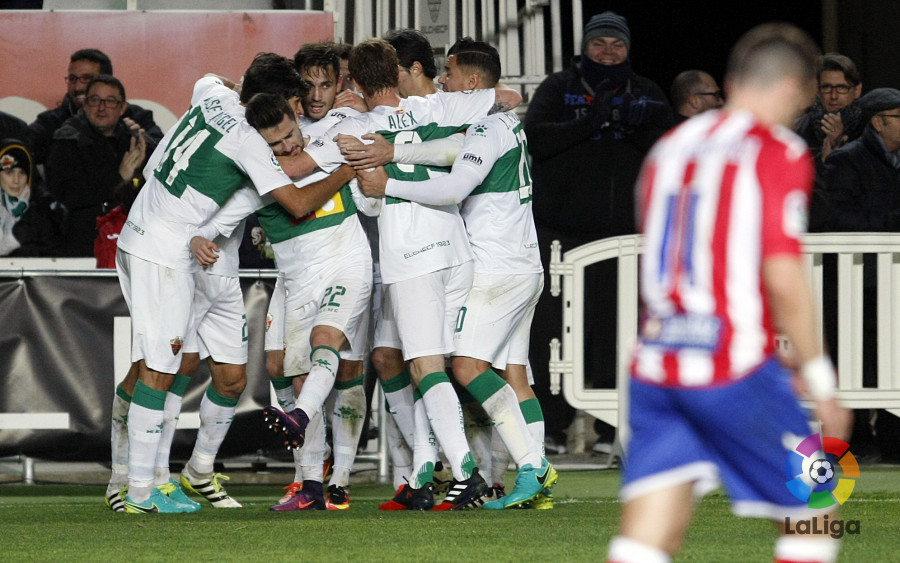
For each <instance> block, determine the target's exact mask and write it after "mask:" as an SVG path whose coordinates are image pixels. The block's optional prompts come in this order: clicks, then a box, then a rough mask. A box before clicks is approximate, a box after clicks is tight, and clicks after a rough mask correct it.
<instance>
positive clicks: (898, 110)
mask: <svg viewBox="0 0 900 563" xmlns="http://www.w3.org/2000/svg"><path fill="white" fill-rule="evenodd" d="M857 104H858V105H859V108H860V110H861V111H862V115H863V118H864V122H865V123H866V126H865V129H864V131H863V133H862V135H861V136H860V137H859V138H858V139H856V140H854V141H850V142H849V143H847V144H846V145H844V146H843V147H841V148H839V149H838V150H836V151H834V152H832V153H831V155H829V157H828V158H827V159H826V160H825V167H824V172H823V177H822V179H823V182H822V184H823V186H822V194H823V197H821V198H818V199H814V200H813V208H812V209H811V210H810V215H814V214H815V215H817V216H819V217H824V218H825V219H824V227H823V228H822V229H821V230H823V231H829V232H875V233H878V232H894V233H896V232H900V90H896V89H894V88H878V89H876V90H872V91H871V92H869V93H868V94H866V95H865V96H863V97H862V98H860V99H859V100H858V102H857ZM826 267H828V263H827V262H826ZM828 273H829V271H828V270H826V275H828ZM832 275H833V274H832ZM876 276H877V269H876V264H875V256H874V255H865V256H864V257H863V286H864V289H863V358H864V360H863V384H864V385H866V386H873V385H874V384H875V383H876V382H877V373H878V368H877V365H878V363H877V362H878V349H877V345H876V340H877V329H876V317H877V311H878V307H879V303H878V302H877V295H876V285H875V280H876ZM832 279H833V278H832V277H831V276H828V277H826V280H825V283H826V285H825V295H826V299H829V300H830V303H829V302H826V310H825V318H826V321H828V320H830V319H834V320H832V321H831V322H826V325H825V326H826V332H825V337H826V340H827V342H828V348H829V349H830V350H832V351H834V350H837V329H836V326H837V325H836V317H835V315H836V299H837V297H836V294H835V292H834V289H833V288H834V286H833V282H832ZM872 418H873V417H871V416H870V414H869V413H867V412H861V413H859V414H858V415H857V418H856V420H857V422H856V424H855V425H854V432H853V436H852V437H851V440H850V442H851V447H853V448H854V452H859V453H858V454H857V455H863V456H865V457H871V456H875V455H879V454H880V456H881V458H882V459H883V460H885V461H892V462H896V461H897V460H898V459H900V446H898V444H900V439H898V436H900V423H898V421H897V418H896V417H894V416H892V415H890V414H888V413H887V412H885V411H878V416H877V417H876V422H875V424H874V428H873V427H872V426H870V424H869V420H870V419H872ZM873 430H874V432H873ZM873 442H874V444H873ZM872 445H875V446H877V448H878V449H877V450H874V451H873V450H869V448H870V447H871V446H872ZM879 450H880V451H879Z"/></svg>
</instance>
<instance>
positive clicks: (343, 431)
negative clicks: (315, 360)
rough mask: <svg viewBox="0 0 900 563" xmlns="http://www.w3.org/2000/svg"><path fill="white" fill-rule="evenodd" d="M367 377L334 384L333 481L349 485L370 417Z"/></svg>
mask: <svg viewBox="0 0 900 563" xmlns="http://www.w3.org/2000/svg"><path fill="white" fill-rule="evenodd" d="M364 379H365V377H364V376H362V375H361V376H359V377H357V378H356V379H354V380H353V381H345V382H342V381H339V382H337V383H335V386H334V394H335V399H334V409H333V410H332V415H331V437H332V440H333V444H334V445H333V451H334V467H333V468H332V475H331V480H330V482H329V484H331V485H338V486H340V487H346V486H347V485H348V484H349V482H350V470H351V469H352V468H353V462H354V461H355V460H356V450H357V448H358V447H359V437H360V434H362V428H363V423H364V422H365V419H366V390H365V389H364V388H363V381H364Z"/></svg>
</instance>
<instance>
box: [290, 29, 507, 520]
mask: <svg viewBox="0 0 900 563" xmlns="http://www.w3.org/2000/svg"><path fill="white" fill-rule="evenodd" d="M397 69H398V61H397V56H396V53H395V52H394V49H393V47H391V46H390V45H389V44H388V43H386V42H385V41H383V40H380V39H369V40H366V41H364V42H362V43H360V44H359V45H356V46H355V47H354V48H353V50H352V51H351V54H350V73H351V75H352V76H353V77H354V80H355V82H356V84H357V86H358V87H359V89H360V91H361V92H362V94H363V97H364V99H365V100H366V104H367V106H368V107H369V108H370V111H369V112H368V113H365V114H362V115H360V116H359V117H355V118H348V119H345V120H343V121H341V123H339V124H338V125H337V126H335V127H334V128H333V129H331V130H330V131H329V133H328V134H326V135H325V137H323V138H320V139H317V140H316V141H313V142H312V143H311V144H310V146H309V147H308V148H307V151H306V152H307V153H308V154H310V155H311V156H312V157H313V159H314V160H315V161H316V162H317V163H318V164H319V166H320V167H321V168H322V169H323V170H326V171H328V170H333V169H334V168H335V167H336V166H339V165H341V164H342V163H344V162H345V159H344V157H343V156H342V155H341V151H340V148H339V147H338V146H337V144H336V143H334V141H333V140H332V139H333V137H334V136H336V135H337V134H338V133H343V134H349V135H353V136H356V137H361V136H362V135H364V134H365V133H368V132H380V133H382V134H383V135H384V136H385V137H387V138H388V139H389V140H392V141H393V142H395V143H399V142H418V141H421V140H427V139H430V138H440V137H445V136H447V135H449V134H451V133H455V132H457V131H460V130H462V129H463V128H465V127H466V126H467V125H468V124H470V123H472V122H473V121H475V120H477V119H478V118H479V117H482V116H484V115H487V114H488V113H491V112H492V111H493V112H495V111H505V110H507V109H510V108H511V107H513V106H514V105H515V104H517V103H519V101H521V96H519V94H518V93H516V92H513V91H511V90H508V89H507V90H503V89H496V90H483V91H480V92H475V93H467V94H463V93H457V94H441V95H435V96H429V97H426V98H408V99H406V100H401V98H400V96H399V94H398V92H397V79H398V78H397ZM434 172H435V171H429V170H428V169H427V168H426V167H422V166H418V165H416V166H408V167H407V166H406V165H401V166H399V167H398V166H393V168H391V170H390V172H389V174H395V175H397V176H400V177H404V178H410V179H416V178H420V179H424V178H425V177H427V176H428V175H429V174H430V173H434ZM378 225H379V237H380V246H379V248H380V260H381V271H382V282H383V283H384V284H385V294H386V296H385V305H384V306H385V308H389V309H390V312H391V313H392V314H393V317H394V320H395V321H396V323H397V329H398V333H399V335H400V340H401V343H402V347H403V353H404V357H405V359H408V360H410V361H411V369H410V371H411V375H412V378H413V381H414V383H415V384H416V385H417V388H418V393H419V395H421V400H420V403H421V404H422V405H424V408H422V409H421V411H422V413H423V415H424V414H425V412H426V410H427V418H426V417H425V416H422V417H421V421H420V417H418V416H417V419H416V433H417V438H416V440H415V441H416V446H415V451H414V456H419V455H420V448H419V445H420V440H419V438H418V435H419V434H420V433H421V430H420V429H422V428H425V429H427V428H428V426H427V421H428V419H429V418H430V419H431V422H432V427H433V429H434V434H435V435H436V436H437V439H438V441H439V442H440V444H441V447H442V448H443V450H444V452H445V453H446V455H447V457H448V460H449V461H450V464H451V469H452V471H453V474H454V479H455V481H456V482H455V484H454V486H453V487H452V488H451V490H450V492H449V493H448V496H447V498H446V499H445V501H444V502H443V503H442V505H441V506H440V507H438V508H440V509H455V508H462V507H465V506H468V505H469V504H470V503H472V502H473V501H474V500H475V499H477V498H480V497H481V495H482V494H483V493H484V491H485V490H486V488H487V485H486V484H485V482H484V479H483V478H482V477H481V476H480V475H479V474H478V471H477V467H475V463H474V461H473V459H472V454H471V452H470V451H469V448H468V444H467V443H466V439H465V434H464V430H463V428H462V424H461V422H460V419H461V417H460V407H459V400H458V399H457V397H456V393H455V390H454V389H453V386H452V385H451V383H450V380H449V378H448V376H447V374H446V372H445V371H444V354H448V353H450V352H452V350H453V341H452V335H453V330H454V327H455V321H456V316H457V313H458V310H459V306H460V305H462V301H463V299H464V298H465V295H466V293H468V290H469V286H470V285H471V280H472V263H471V261H472V254H471V250H470V248H469V244H468V240H467V238H466V234H465V227H464V225H463V223H462V220H461V218H460V217H459V212H458V209H457V208H456V206H455V205H447V206H441V207H430V206H423V205H419V204H416V203H413V202H409V201H404V200H399V199H387V200H385V205H384V207H383V209H382V210H381V214H380V216H379V220H378ZM273 414H274V415H275V416H277V417H278V422H279V423H281V424H283V425H284V428H285V432H286V433H287V434H288V436H290V437H291V438H292V439H294V438H297V437H301V436H302V433H303V431H304V430H305V428H304V427H305V425H306V423H305V420H304V419H305V418H306V414H305V413H304V412H303V411H302V409H297V410H294V411H293V412H291V413H282V412H280V411H277V409H276V410H274V411H273ZM425 439H426V440H427V438H425ZM425 448H427V449H428V450H429V451H428V453H427V454H425V455H426V456H427V457H428V458H430V459H427V460H423V461H421V462H419V461H416V462H414V465H415V466H417V467H419V468H421V469H420V471H419V472H418V473H417V475H416V485H417V487H415V488H416V489H417V490H419V491H420V494H419V495H417V497H416V498H414V499H413V501H412V503H411V505H410V507H411V508H413V509H430V508H432V507H433V504H434V501H433V497H432V495H431V486H432V475H433V467H434V461H435V459H436V452H435V449H434V447H433V446H430V447H429V445H428V444H425V446H424V448H423V449H425ZM422 453H424V451H423V452H422ZM417 500H418V501H417Z"/></svg>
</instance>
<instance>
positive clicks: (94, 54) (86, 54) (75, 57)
mask: <svg viewBox="0 0 900 563" xmlns="http://www.w3.org/2000/svg"><path fill="white" fill-rule="evenodd" d="M76 61H91V62H92V63H97V64H99V65H100V74H110V75H111V74H112V73H113V67H112V61H111V60H109V57H108V56H107V55H106V53H104V52H103V51H101V50H100V49H79V50H77V51H75V52H74V53H72V56H71V57H69V62H70V63H74V62H76Z"/></svg>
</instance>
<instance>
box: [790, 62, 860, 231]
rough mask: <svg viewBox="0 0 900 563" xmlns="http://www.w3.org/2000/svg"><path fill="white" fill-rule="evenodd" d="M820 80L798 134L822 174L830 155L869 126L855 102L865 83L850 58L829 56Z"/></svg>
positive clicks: (800, 120)
mask: <svg viewBox="0 0 900 563" xmlns="http://www.w3.org/2000/svg"><path fill="white" fill-rule="evenodd" d="M817 78H818V96H816V99H815V101H813V105H812V106H810V108H809V109H808V110H807V111H806V113H805V114H803V116H802V117H801V118H800V119H799V120H798V121H797V126H796V131H797V133H798V134H799V135H800V136H801V137H803V139H804V140H805V141H806V144H807V145H809V148H810V150H811V151H812V153H813V156H814V157H815V160H816V170H817V173H818V174H817V175H819V174H821V171H822V170H821V168H822V163H824V162H825V159H826V158H828V155H829V154H831V152H832V151H833V150H835V149H837V148H839V147H840V146H842V145H843V144H844V143H847V142H848V141H852V140H853V139H856V138H857V137H859V136H860V135H862V132H863V128H864V127H865V126H866V123H865V121H864V120H863V118H862V113H861V111H860V108H859V107H858V106H857V104H856V103H854V102H856V100H857V99H858V98H859V96H860V94H861V93H862V81H861V80H860V75H859V71H858V70H857V69H856V65H855V64H853V61H852V60H850V58H849V57H845V56H844V55H841V54H838V53H828V54H826V55H825V56H823V57H822V62H821V64H820V65H819V72H818V75H817ZM811 227H812V225H811Z"/></svg>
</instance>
